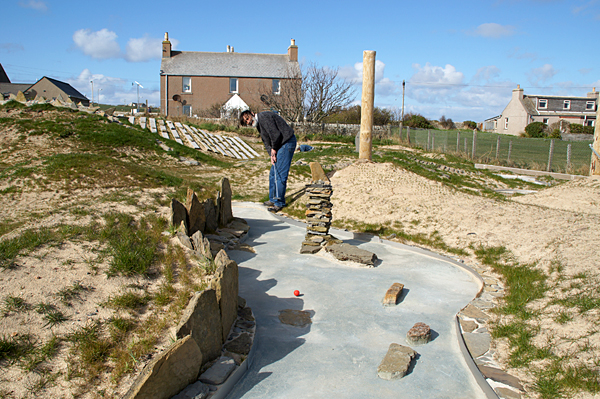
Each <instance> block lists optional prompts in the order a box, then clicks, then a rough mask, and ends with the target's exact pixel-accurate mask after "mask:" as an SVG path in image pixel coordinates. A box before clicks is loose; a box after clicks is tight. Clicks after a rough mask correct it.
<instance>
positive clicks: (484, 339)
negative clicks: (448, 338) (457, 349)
mask: <svg viewBox="0 0 600 399" xmlns="http://www.w3.org/2000/svg"><path fill="white" fill-rule="evenodd" d="M463 338H464V340H465V344H466V345H467V349H469V353H470V354H471V357H472V358H476V357H479V356H481V355H483V354H484V353H486V352H487V351H488V350H490V343H491V341H492V339H491V337H490V334H479V333H464V334H463Z"/></svg>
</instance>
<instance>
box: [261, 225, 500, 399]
mask: <svg viewBox="0 0 600 399" xmlns="http://www.w3.org/2000/svg"><path fill="white" fill-rule="evenodd" d="M273 216H274V217H275V218H277V219H279V220H280V221H282V222H285V223H289V224H291V225H294V226H298V227H303V226H305V225H306V223H304V222H302V221H299V220H295V219H291V218H289V217H287V216H283V215H280V214H273ZM329 232H330V234H331V235H333V236H335V237H336V238H338V239H340V240H356V241H362V242H378V243H384V244H386V245H389V246H392V247H395V248H401V249H404V250H408V251H411V252H414V253H417V254H419V255H422V256H426V257H430V258H433V259H437V260H441V261H444V262H447V263H450V264H452V265H454V266H457V267H459V268H461V269H463V270H465V271H466V272H468V273H469V274H471V275H472V276H473V278H475V279H476V280H477V281H478V282H479V284H480V287H479V291H478V293H477V295H475V298H478V297H479V296H480V295H481V293H482V292H483V289H484V286H485V282H484V280H483V278H482V277H481V276H480V275H479V273H477V271H475V270H474V269H473V268H471V267H469V266H468V265H466V264H464V263H461V262H459V261H457V260H455V259H452V258H449V257H447V256H444V255H440V254H436V253H435V252H431V251H429V250H427V249H424V248H419V247H414V246H410V245H406V244H401V243H398V242H394V241H389V240H385V239H382V238H380V237H377V236H374V235H371V234H368V233H360V234H355V233H351V232H348V231H345V230H339V229H335V228H330V230H329ZM475 298H474V299H475ZM454 321H455V327H456V332H457V336H458V337H459V339H458V344H459V347H460V351H461V353H462V355H463V357H464V359H465V362H466V363H467V366H468V368H469V371H470V372H471V374H472V375H473V378H474V379H475V381H476V382H477V384H478V385H479V387H480V388H481V390H482V392H483V393H484V395H485V396H486V397H487V398H488V399H498V398H499V396H498V395H497V394H496V392H495V391H494V389H493V388H492V387H491V386H490V384H489V383H488V382H487V380H486V378H485V377H484V376H483V374H482V373H481V372H480V371H479V368H478V367H477V365H476V364H475V360H474V359H473V357H472V356H471V353H470V352H469V350H468V348H467V346H466V344H465V341H464V337H463V334H462V329H461V326H460V322H459V318H458V314H457V315H456V316H455V318H454Z"/></svg>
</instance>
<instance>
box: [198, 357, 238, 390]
mask: <svg viewBox="0 0 600 399" xmlns="http://www.w3.org/2000/svg"><path fill="white" fill-rule="evenodd" d="M235 367H236V365H235V360H233V359H232V358H230V357H225V356H221V357H220V358H219V359H218V360H217V361H216V363H215V364H213V365H212V366H211V367H210V368H209V369H208V370H206V371H205V372H204V373H202V374H201V375H200V378H199V380H200V381H202V382H203V383H205V384H212V385H219V384H222V383H223V382H225V380H226V379H227V377H229V374H231V372H232V371H233V370H234V369H235Z"/></svg>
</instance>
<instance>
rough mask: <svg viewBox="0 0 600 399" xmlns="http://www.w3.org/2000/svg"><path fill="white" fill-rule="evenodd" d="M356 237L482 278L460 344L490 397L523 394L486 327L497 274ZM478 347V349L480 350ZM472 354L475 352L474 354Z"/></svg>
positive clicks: (500, 292) (460, 328)
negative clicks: (503, 366) (498, 357)
mask: <svg viewBox="0 0 600 399" xmlns="http://www.w3.org/2000/svg"><path fill="white" fill-rule="evenodd" d="M273 216H275V217H276V218H278V219H280V220H282V221H285V222H286V223H290V224H292V225H295V226H298V227H304V226H305V225H306V223H304V222H303V221H299V220H296V219H292V218H290V217H287V216H283V215H280V214H273ZM330 233H331V234H332V235H333V236H336V237H337V236H344V235H348V234H354V233H349V232H348V231H344V230H339V229H334V228H331V229H330ZM353 239H355V240H359V241H363V242H370V241H372V240H378V242H384V243H386V244H388V245H391V246H393V247H397V248H402V249H406V250H410V251H412V252H417V253H420V254H422V255H425V256H428V257H432V258H435V259H439V260H442V261H445V262H448V263H451V264H453V265H454V266H457V267H460V268H461V269H463V270H465V271H466V272H468V273H470V274H471V275H473V277H474V278H476V279H477V280H479V281H480V283H481V288H480V290H479V292H478V293H477V295H476V296H475V298H473V300H472V301H471V302H470V303H469V304H467V306H465V307H464V308H463V309H461V311H460V312H458V314H457V315H456V316H455V323H456V332H457V336H458V337H460V338H459V340H458V344H459V347H460V350H461V353H462V355H463V357H464V359H465V362H466V363H467V366H468V368H469V370H470V371H471V374H472V375H473V378H475V380H476V382H477V384H478V385H479V386H480V388H481V389H482V391H483V393H484V394H485V395H486V397H487V398H488V399H519V398H521V394H522V393H523V386H522V385H521V383H520V381H519V380H518V379H517V378H516V377H514V376H511V375H509V374H508V373H506V372H505V371H503V370H501V369H500V367H499V365H498V364H497V363H496V362H495V361H494V360H493V355H494V351H493V350H492V349H489V343H491V336H490V334H489V332H488V331H487V328H485V327H484V324H485V320H487V318H489V316H488V315H487V312H488V311H489V310H490V309H492V308H493V307H495V306H496V303H495V300H494V298H501V297H502V296H504V288H503V287H502V285H501V283H500V282H499V281H498V280H497V279H496V278H495V277H494V276H492V275H490V274H489V273H488V271H487V270H485V269H481V268H478V267H470V266H468V265H466V264H464V262H463V261H462V260H459V259H454V258H451V257H447V256H444V255H440V254H437V253H435V252H432V251H430V250H428V249H425V248H420V247H415V246H410V245H407V244H401V243H398V242H395V241H389V240H385V239H382V238H380V237H378V236H373V235H371V234H367V233H356V234H354V237H353ZM492 294H493V295H492ZM473 308H474V309H475V310H476V311H479V312H481V313H482V314H483V315H485V317H484V318H482V317H471V315H472V310H473ZM461 319H462V320H463V323H461ZM468 322H474V323H476V324H477V326H476V328H474V329H472V330H471V331H468V330H470V329H469V328H467V326H468V325H469V323H468ZM467 334H468V335H467ZM479 341H484V342H488V344H487V350H485V351H484V352H483V353H482V354H478V352H480V351H481V349H480V348H481V345H477V343H478V342H479ZM484 346H485V345H484ZM477 349H479V350H478V351H477ZM473 354H474V355H475V356H473Z"/></svg>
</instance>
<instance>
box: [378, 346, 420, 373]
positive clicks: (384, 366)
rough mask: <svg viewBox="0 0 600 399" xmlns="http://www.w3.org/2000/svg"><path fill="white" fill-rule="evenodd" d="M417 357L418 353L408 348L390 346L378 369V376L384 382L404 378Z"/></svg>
mask: <svg viewBox="0 0 600 399" xmlns="http://www.w3.org/2000/svg"><path fill="white" fill-rule="evenodd" d="M416 355H417V352H415V351H414V350H413V349H411V348H409V347H408V346H403V345H400V344H390V347H389V349H388V351H387V353H386V354H385V357H384V358H383V360H382V361H381V364H380V365H379V367H377V375H378V376H379V378H382V379H384V380H392V379H394V378H402V377H404V376H405V375H406V373H407V372H408V369H409V367H410V363H411V362H412V360H413V359H414V357H415V356H416Z"/></svg>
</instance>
